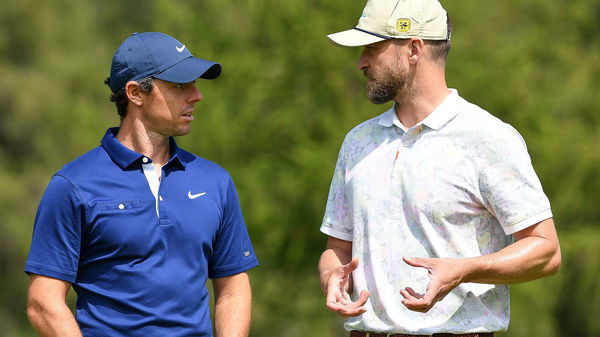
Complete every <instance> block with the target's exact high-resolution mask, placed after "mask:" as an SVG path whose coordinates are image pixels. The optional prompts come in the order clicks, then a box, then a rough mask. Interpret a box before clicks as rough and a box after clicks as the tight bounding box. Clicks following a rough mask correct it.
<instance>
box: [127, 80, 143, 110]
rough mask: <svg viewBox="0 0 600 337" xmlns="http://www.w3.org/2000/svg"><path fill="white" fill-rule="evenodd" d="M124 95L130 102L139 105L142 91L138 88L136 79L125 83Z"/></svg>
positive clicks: (141, 101)
mask: <svg viewBox="0 0 600 337" xmlns="http://www.w3.org/2000/svg"><path fill="white" fill-rule="evenodd" d="M125 95H127V98H128V99H129V101H131V103H133V104H135V105H137V106H141V105H142V103H143V101H144V99H143V96H142V91H141V90H140V84H139V83H138V82H136V81H129V82H127V84H125Z"/></svg>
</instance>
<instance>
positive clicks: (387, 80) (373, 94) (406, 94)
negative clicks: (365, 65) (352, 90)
mask: <svg viewBox="0 0 600 337" xmlns="http://www.w3.org/2000/svg"><path fill="white" fill-rule="evenodd" d="M363 73H364V75H365V77H367V78H368V79H369V82H368V83H367V97H368V98H369V100H370V101H371V102H372V103H373V104H383V103H387V102H389V101H391V100H394V99H395V100H396V101H397V103H399V104H402V103H406V102H407V101H408V100H410V99H411V97H412V96H413V95H414V88H413V87H412V85H411V83H410V82H409V78H408V73H407V72H406V71H402V70H400V71H399V72H397V73H394V72H392V71H391V69H386V70H385V71H384V72H382V73H381V74H378V76H377V78H376V77H374V76H373V74H371V73H370V72H369V69H365V70H364V71H363Z"/></svg>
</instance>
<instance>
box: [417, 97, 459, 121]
mask: <svg viewBox="0 0 600 337" xmlns="http://www.w3.org/2000/svg"><path fill="white" fill-rule="evenodd" d="M459 102H460V96H458V91H456V89H450V94H449V95H448V96H446V98H445V99H444V100H443V101H442V103H441V104H440V105H438V107H437V108H435V110H433V111H432V112H431V114H429V116H427V117H425V119H424V120H423V121H422V122H421V124H423V125H425V126H427V127H429V128H431V129H433V130H439V129H441V128H442V127H443V126H444V125H446V123H448V122H449V121H451V120H452V119H453V118H454V117H456V115H457V114H458V112H459V109H458V104H459Z"/></svg>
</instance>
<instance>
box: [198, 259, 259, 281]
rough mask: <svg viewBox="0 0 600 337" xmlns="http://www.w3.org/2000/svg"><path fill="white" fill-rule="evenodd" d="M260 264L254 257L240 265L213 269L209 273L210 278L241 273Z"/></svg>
mask: <svg viewBox="0 0 600 337" xmlns="http://www.w3.org/2000/svg"><path fill="white" fill-rule="evenodd" d="M258 265H259V263H258V260H256V259H253V260H252V261H248V262H246V263H244V264H242V265H239V266H235V267H229V268H223V269H219V270H216V271H213V272H212V273H210V274H209V275H208V278H211V279H213V278H220V277H227V276H231V275H235V274H239V273H242V272H245V271H247V270H249V269H252V268H254V267H257V266H258Z"/></svg>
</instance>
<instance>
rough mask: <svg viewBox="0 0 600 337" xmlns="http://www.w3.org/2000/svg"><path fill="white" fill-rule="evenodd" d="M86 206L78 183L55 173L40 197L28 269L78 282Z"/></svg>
mask: <svg viewBox="0 0 600 337" xmlns="http://www.w3.org/2000/svg"><path fill="white" fill-rule="evenodd" d="M83 221H85V208H84V204H83V202H82V201H81V198H80V196H79V194H78V193H77V190H76V189H75V187H74V186H73V185H72V184H71V183H70V182H69V181H68V180H67V179H65V178H64V177H62V176H59V175H54V177H52V179H51V180H50V183H49V184H48V187H47V188H46V191H45V193H44V195H43V197H42V200H41V201H40V204H39V207H38V211H37V214H36V217H35V222H34V226H33V236H32V239H31V247H30V249H29V255H28V257H27V261H26V264H25V272H26V273H32V274H39V275H44V276H48V277H52V278H57V279H61V280H64V281H67V282H71V283H73V282H75V280H76V278H77V267H78V264H79V252H80V246H81V245H80V243H81V228H82V223H83Z"/></svg>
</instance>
